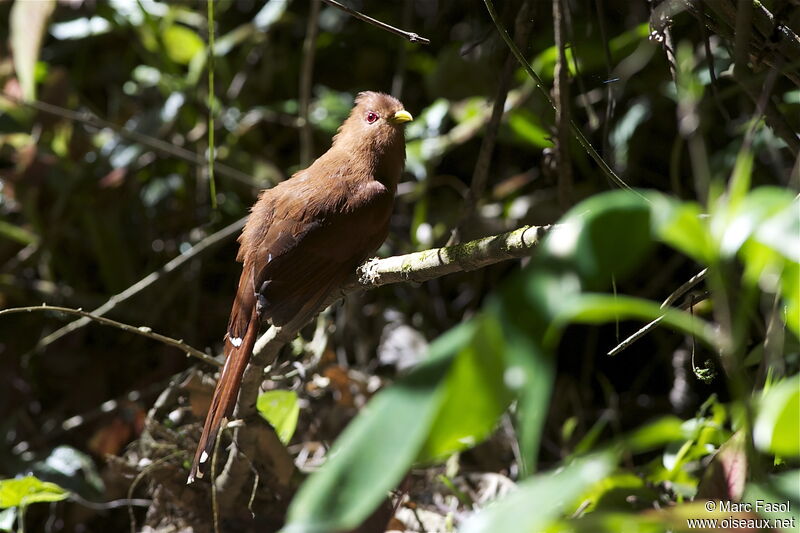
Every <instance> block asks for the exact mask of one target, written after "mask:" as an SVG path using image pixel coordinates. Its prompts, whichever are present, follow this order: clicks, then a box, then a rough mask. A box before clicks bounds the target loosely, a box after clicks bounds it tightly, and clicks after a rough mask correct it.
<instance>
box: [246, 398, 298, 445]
mask: <svg viewBox="0 0 800 533" xmlns="http://www.w3.org/2000/svg"><path fill="white" fill-rule="evenodd" d="M256 409H258V413H259V414H260V415H261V416H263V417H264V419H265V420H266V421H267V422H269V423H270V425H271V426H272V427H273V428H275V433H277V434H278V438H279V439H281V442H282V443H284V444H288V443H289V441H290V440H292V435H294V430H295V429H296V428H297V418H298V416H299V415H300V405H298V403H297V393H296V392H294V391H290V390H273V391H266V392H262V393H261V394H259V395H258V400H256Z"/></svg>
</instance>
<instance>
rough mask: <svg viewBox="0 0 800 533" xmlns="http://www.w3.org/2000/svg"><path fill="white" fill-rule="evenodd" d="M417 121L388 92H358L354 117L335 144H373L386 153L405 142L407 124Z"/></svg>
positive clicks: (364, 145) (372, 146)
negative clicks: (404, 134)
mask: <svg viewBox="0 0 800 533" xmlns="http://www.w3.org/2000/svg"><path fill="white" fill-rule="evenodd" d="M411 120H413V117H412V116H411V113H409V112H408V111H406V110H405V109H404V108H403V104H402V103H400V100H398V99H397V98H395V97H393V96H389V95H388V94H384V93H377V92H372V91H364V92H361V93H358V96H357V97H356V102H355V106H354V107H353V109H352V111H350V116H349V117H347V120H345V121H344V123H343V124H342V125H341V127H339V131H338V132H337V134H336V136H335V137H334V138H333V143H334V146H337V145H340V144H345V145H347V146H349V147H351V148H355V147H369V148H370V149H372V150H377V151H378V152H382V151H384V150H386V149H388V148H389V147H390V146H397V145H398V144H399V145H401V146H402V145H403V144H404V136H403V126H404V125H405V123H406V122H410V121H411Z"/></svg>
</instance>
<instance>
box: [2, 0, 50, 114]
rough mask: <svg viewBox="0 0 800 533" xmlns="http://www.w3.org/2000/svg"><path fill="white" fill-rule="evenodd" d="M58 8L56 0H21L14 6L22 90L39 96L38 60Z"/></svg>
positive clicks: (13, 44) (13, 35)
mask: <svg viewBox="0 0 800 533" xmlns="http://www.w3.org/2000/svg"><path fill="white" fill-rule="evenodd" d="M55 8H56V2H55V0H40V1H37V2H25V1H17V2H14V5H12V6H11V16H10V26H11V48H12V49H13V50H14V70H16V73H17V78H18V79H19V84H20V86H21V87H22V94H23V96H24V97H25V99H27V100H33V99H34V98H36V62H37V61H38V59H39V51H40V50H41V48H42V41H43V39H44V35H45V31H46V30H47V22H48V20H49V19H50V15H52V13H53V10H54V9H55Z"/></svg>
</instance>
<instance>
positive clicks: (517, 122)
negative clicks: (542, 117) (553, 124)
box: [508, 109, 553, 148]
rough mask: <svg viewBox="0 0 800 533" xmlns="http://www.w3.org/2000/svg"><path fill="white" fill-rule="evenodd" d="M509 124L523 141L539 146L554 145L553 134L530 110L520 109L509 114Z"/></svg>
mask: <svg viewBox="0 0 800 533" xmlns="http://www.w3.org/2000/svg"><path fill="white" fill-rule="evenodd" d="M508 126H509V128H511V131H512V132H513V133H514V134H515V135H516V136H517V137H518V138H519V139H520V140H522V141H524V142H526V143H528V144H530V145H532V146H535V147H537V148H548V147H552V146H553V141H552V140H551V139H550V138H551V137H552V135H551V134H550V133H549V132H548V131H547V130H545V129H544V128H543V127H542V126H541V125H540V124H539V121H538V120H536V116H535V115H534V114H533V113H531V112H530V111H528V110H525V109H520V110H517V111H514V112H513V113H511V114H509V116H508Z"/></svg>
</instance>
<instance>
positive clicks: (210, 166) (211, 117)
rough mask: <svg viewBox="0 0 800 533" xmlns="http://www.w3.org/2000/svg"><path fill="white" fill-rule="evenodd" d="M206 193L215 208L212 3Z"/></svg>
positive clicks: (210, 8) (210, 11) (211, 8)
mask: <svg viewBox="0 0 800 533" xmlns="http://www.w3.org/2000/svg"><path fill="white" fill-rule="evenodd" d="M207 7H208V60H207V61H208V193H209V194H210V195H211V208H212V209H216V208H217V182H216V181H214V159H216V157H215V150H216V144H215V143H214V114H215V111H216V108H217V107H216V98H215V97H214V94H215V93H214V2H208V4H207Z"/></svg>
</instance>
